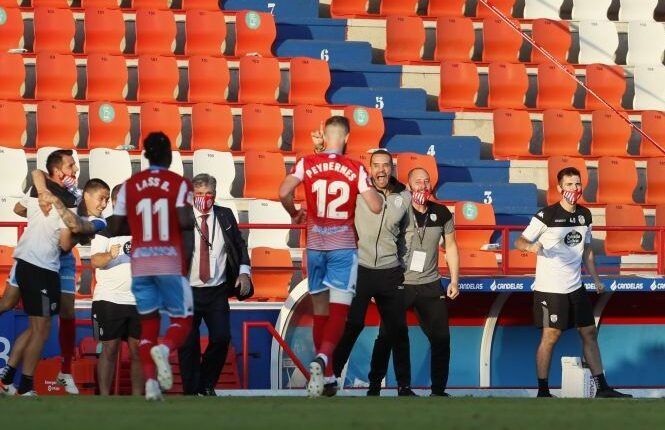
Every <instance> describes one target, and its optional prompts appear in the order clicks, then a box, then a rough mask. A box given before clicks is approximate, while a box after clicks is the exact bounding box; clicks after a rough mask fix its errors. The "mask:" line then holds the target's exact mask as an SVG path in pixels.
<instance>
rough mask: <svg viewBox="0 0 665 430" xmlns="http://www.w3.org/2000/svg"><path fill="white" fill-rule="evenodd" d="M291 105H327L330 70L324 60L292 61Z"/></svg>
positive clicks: (293, 59)
mask: <svg viewBox="0 0 665 430" xmlns="http://www.w3.org/2000/svg"><path fill="white" fill-rule="evenodd" d="M289 74H290V87H289V103H290V104H297V105H304V104H313V105H325V104H326V103H327V101H326V92H327V91H328V88H329V87H330V69H329V67H328V63H327V62H326V61H324V60H317V59H314V58H306V57H298V58H292V59H291V67H290V73H289Z"/></svg>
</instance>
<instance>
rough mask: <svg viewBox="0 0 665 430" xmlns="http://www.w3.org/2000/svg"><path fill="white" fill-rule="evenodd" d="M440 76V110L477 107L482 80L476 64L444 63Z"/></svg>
mask: <svg viewBox="0 0 665 430" xmlns="http://www.w3.org/2000/svg"><path fill="white" fill-rule="evenodd" d="M440 76H441V78H440V79H441V83H440V91H439V110H442V111H443V110H450V109H465V108H466V109H474V108H475V107H476V98H477V97H478V88H479V86H480V79H479V78H478V68H477V67H476V65H475V64H474V63H464V62H457V61H443V62H442V63H441V73H440Z"/></svg>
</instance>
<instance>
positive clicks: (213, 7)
mask: <svg viewBox="0 0 665 430" xmlns="http://www.w3.org/2000/svg"><path fill="white" fill-rule="evenodd" d="M182 8H183V9H184V10H186V11H187V12H189V11H190V10H204V11H219V1H218V0H182Z"/></svg>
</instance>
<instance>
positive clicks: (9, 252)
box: [0, 244, 16, 297]
mask: <svg viewBox="0 0 665 430" xmlns="http://www.w3.org/2000/svg"><path fill="white" fill-rule="evenodd" d="M14 246H16V245H14ZM13 264H14V247H13V246H7V245H4V244H3V245H0V297H2V296H4V295H5V289H6V288H7V278H9V272H10V271H11V268H12V265H13Z"/></svg>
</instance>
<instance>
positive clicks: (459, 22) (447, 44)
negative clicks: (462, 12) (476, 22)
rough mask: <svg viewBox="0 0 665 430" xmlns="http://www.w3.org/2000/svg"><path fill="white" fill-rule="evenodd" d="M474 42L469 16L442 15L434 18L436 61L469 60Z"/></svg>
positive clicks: (471, 22)
mask: <svg viewBox="0 0 665 430" xmlns="http://www.w3.org/2000/svg"><path fill="white" fill-rule="evenodd" d="M475 42H476V34H475V30H474V29H473V21H471V18H465V17H463V16H442V17H440V18H438V19H437V20H436V48H434V59H435V60H436V61H450V60H453V61H469V60H470V59H471V55H472V54H473V46H474V43H475Z"/></svg>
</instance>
